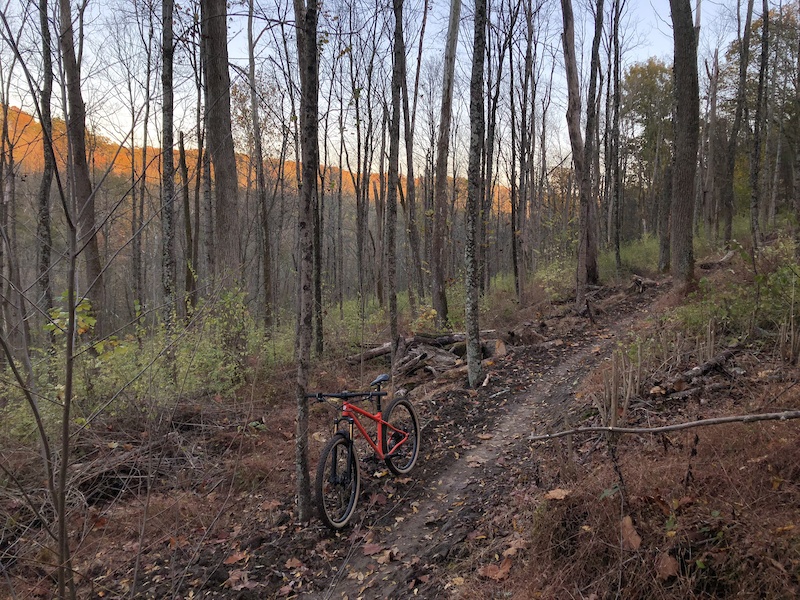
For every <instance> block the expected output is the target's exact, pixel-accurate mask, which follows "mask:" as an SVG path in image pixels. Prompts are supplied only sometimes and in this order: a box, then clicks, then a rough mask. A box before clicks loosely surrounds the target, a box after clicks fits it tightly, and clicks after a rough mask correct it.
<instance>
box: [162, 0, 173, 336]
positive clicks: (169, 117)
mask: <svg viewBox="0 0 800 600" xmlns="http://www.w3.org/2000/svg"><path fill="white" fill-rule="evenodd" d="M161 11H162V12H161V22H162V37H161V64H162V67H161V90H162V97H163V100H162V102H163V103H162V106H161V123H162V130H163V131H162V134H161V135H162V143H161V290H162V293H163V294H164V300H163V303H162V319H163V322H164V326H165V327H166V330H167V334H168V335H171V334H172V332H173V331H174V329H175V322H174V319H175V280H176V273H175V155H174V154H173V151H172V147H173V146H174V142H173V133H172V126H173V89H172V63H173V56H174V54H175V49H174V45H173V32H172V20H173V2H172V0H163V2H162V5H161Z"/></svg>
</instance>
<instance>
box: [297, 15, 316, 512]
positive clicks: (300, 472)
mask: <svg viewBox="0 0 800 600" xmlns="http://www.w3.org/2000/svg"><path fill="white" fill-rule="evenodd" d="M294 13H295V28H296V30H297V58H298V68H299V71H300V146H301V152H302V164H301V169H302V184H301V188H300V206H299V210H298V223H297V230H298V238H299V261H298V266H299V274H298V283H297V286H298V291H297V296H298V311H297V342H296V345H295V346H296V348H295V352H296V356H297V383H296V390H295V392H296V399H297V430H296V445H295V472H296V475H297V513H298V519H300V520H301V521H307V520H308V519H309V518H311V482H310V479H309V473H308V400H307V399H306V397H305V393H306V388H307V387H308V378H309V372H310V368H311V365H310V362H311V336H312V312H313V306H312V303H313V302H312V301H313V270H314V244H313V238H312V235H313V232H312V229H313V224H314V198H315V197H316V195H317V170H318V168H319V138H318V136H319V132H318V123H317V114H318V92H319V62H318V54H317V19H318V13H317V4H316V2H315V1H314V0H310V2H309V4H305V3H304V0H294Z"/></svg>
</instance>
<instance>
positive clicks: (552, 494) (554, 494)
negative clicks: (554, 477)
mask: <svg viewBox="0 0 800 600" xmlns="http://www.w3.org/2000/svg"><path fill="white" fill-rule="evenodd" d="M571 493H572V490H565V489H562V488H556V489H554V490H550V491H549V492H547V493H546V494H545V495H544V497H545V500H564V499H565V498H566V497H567V496H569V495H570V494H571Z"/></svg>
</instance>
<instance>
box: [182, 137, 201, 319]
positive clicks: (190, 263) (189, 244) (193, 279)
mask: <svg viewBox="0 0 800 600" xmlns="http://www.w3.org/2000/svg"><path fill="white" fill-rule="evenodd" d="M178 168H179V169H180V172H181V183H182V184H183V189H182V193H181V199H182V201H183V233H184V236H185V238H186V256H184V259H183V263H184V292H185V294H186V298H185V299H184V302H183V304H184V307H185V308H187V309H188V308H191V309H194V308H195V307H196V306H197V272H196V271H195V265H194V260H193V258H192V248H194V237H195V236H194V235H193V233H192V208H191V202H190V199H189V165H188V164H187V163H186V148H185V147H184V145H183V132H182V131H181V132H180V135H179V136H178Z"/></svg>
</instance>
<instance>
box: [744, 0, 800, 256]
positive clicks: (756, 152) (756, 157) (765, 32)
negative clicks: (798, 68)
mask: <svg viewBox="0 0 800 600" xmlns="http://www.w3.org/2000/svg"><path fill="white" fill-rule="evenodd" d="M762 6H763V10H762V15H761V64H760V67H759V69H758V92H757V96H756V115H755V121H754V123H753V146H752V154H751V155H750V234H751V235H752V236H753V249H754V250H758V249H759V248H760V247H761V228H760V226H759V222H758V221H759V210H760V207H759V204H760V196H761V190H760V188H759V177H760V174H761V131H762V128H763V125H764V107H765V106H766V104H767V99H766V75H767V63H768V62H769V2H768V0H764V1H763V4H762ZM798 85H800V83H798Z"/></svg>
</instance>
